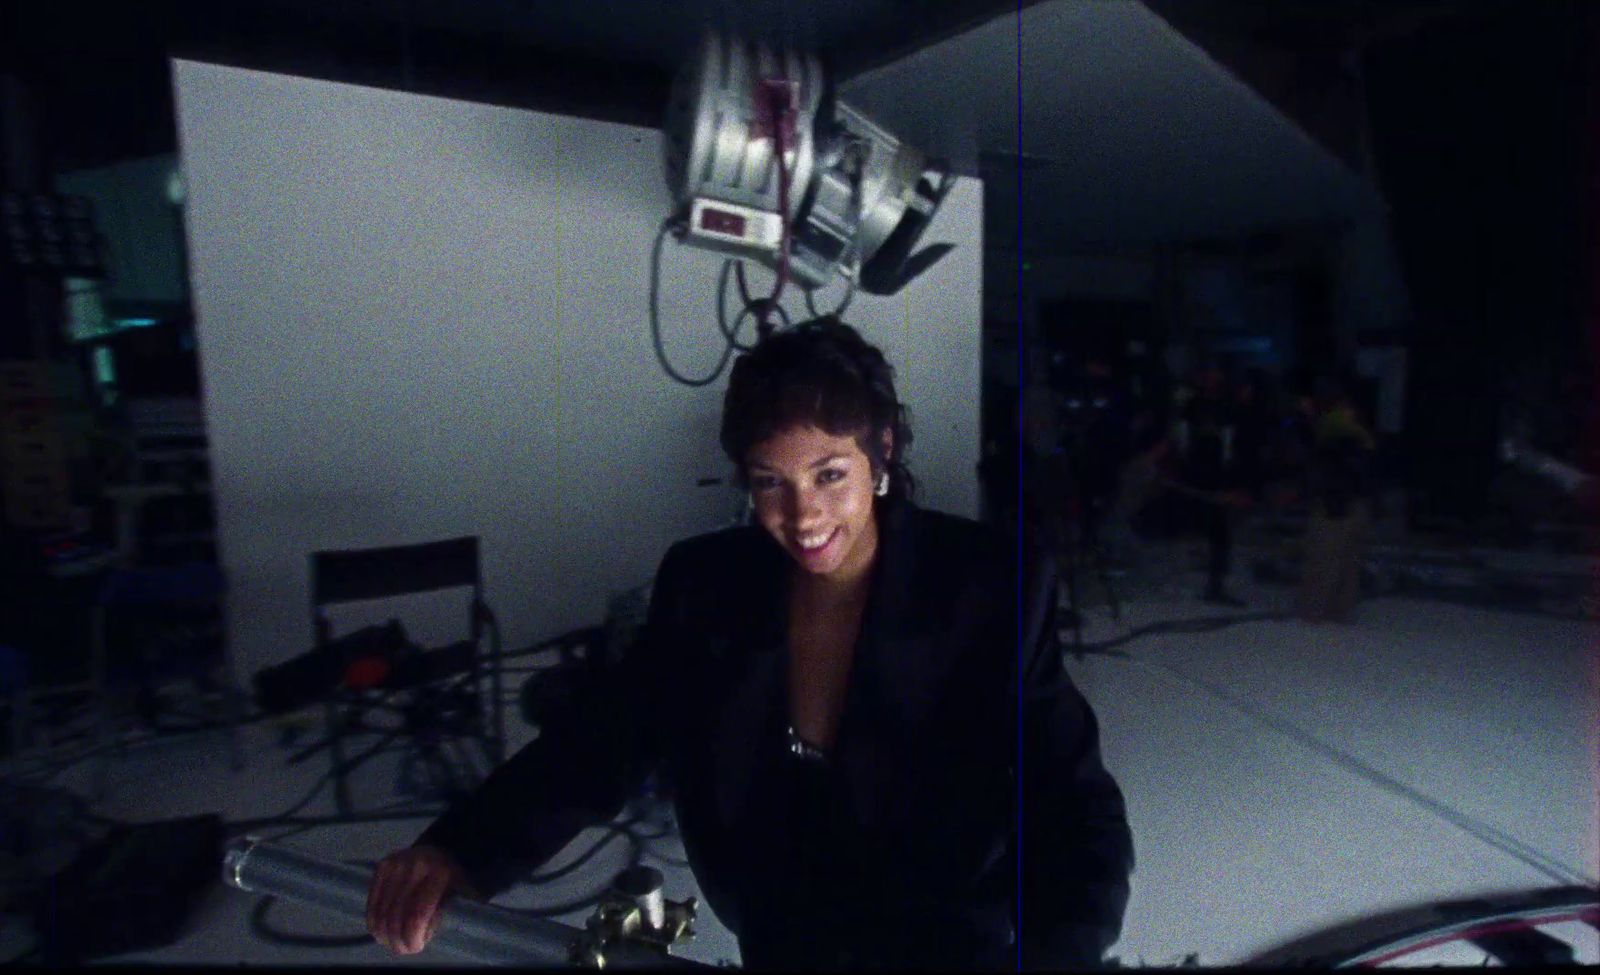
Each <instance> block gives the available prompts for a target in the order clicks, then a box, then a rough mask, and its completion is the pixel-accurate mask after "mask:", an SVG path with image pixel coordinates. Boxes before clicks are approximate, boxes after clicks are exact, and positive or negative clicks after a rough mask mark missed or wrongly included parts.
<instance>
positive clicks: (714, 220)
mask: <svg viewBox="0 0 1600 975" xmlns="http://www.w3.org/2000/svg"><path fill="white" fill-rule="evenodd" d="M700 229H701V230H709V231H711V232H713V233H718V234H732V235H733V236H735V237H743V236H744V217H741V216H739V215H738V214H737V213H729V212H727V211H726V210H713V209H711V208H710V207H707V208H706V209H704V210H701V211H700Z"/></svg>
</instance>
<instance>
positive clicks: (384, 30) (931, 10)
mask: <svg viewBox="0 0 1600 975" xmlns="http://www.w3.org/2000/svg"><path fill="white" fill-rule="evenodd" d="M1030 2H1036V0H1030ZM1016 9H1017V3H1016V2H1014V0H935V2H916V0H811V2H788V0H739V2H734V0H471V2H460V0H454V2H452V0H342V2H338V3H329V2H321V0H230V2H228V3H217V2H202V0H150V2H142V3H139V4H119V5H110V4H104V3H100V2H90V0H57V2H54V3H31V4H8V5H7V6H6V8H5V14H4V15H3V16H4V17H5V19H6V21H7V22H8V29H6V30H5V31H4V34H5V37H6V40H5V41H0V44H3V45H4V48H5V54H6V55H7V62H8V63H9V64H10V65H11V66H12V67H11V70H12V71H13V72H14V73H15V74H16V75H17V76H19V77H20V78H21V80H22V82H23V86H24V90H25V97H26V99H27V101H28V102H29V103H30V104H31V105H32V106H33V107H34V110H35V111H34V115H35V117H36V119H37V121H38V122H39V123H40V126H39V129H40V131H39V137H38V146H37V148H38V150H39V154H40V155H41V156H42V157H44V162H43V163H42V166H43V169H44V170H45V171H65V170H71V169H77V168H83V167H87V166H93V165H100V164H104V163H107V162H110V161H113V160H116V159H123V158H131V157H136V156H140V155H149V154H153V153H159V152H170V151H172V150H173V148H174V144H175V135H174V124H173V121H172V119H173V113H172V95H171V84H170V78H169V72H168V66H167V59H168V58H169V57H173V56H176V57H184V58H191V59H195V60H204V61H212V62H217V63H223V64H231V65H235V66H239V67H249V68H259V69H263V70H272V71H278V72H284V73H290V74H298V75H304V76H309V77H317V78H325V79H329V80H336V81H346V82H351V83H356V84H364V85H370V86H375V87H386V88H396V89H402V90H410V91H416V92H422V93H427V94H435V95H441V96H445V97H455V98H463V99H468V100H473V101H481V102H488V103H493V104H503V105H511V106H516V107H524V108H532V109H538V110H542V111H549V112H556V113H561V114H569V115H577V116H583V117H590V118H597V119H603V120H607V121H615V122H624V123H630V124H636V125H651V126H654V125H658V124H660V120H661V115H662V113H663V109H664V107H665V105H666V101H667V91H668V86H669V84H670V81H671V76H672V74H673V72H674V71H675V70H676V68H677V66H678V65H679V64H680V63H681V62H682V61H683V60H684V59H685V58H686V57H687V56H688V54H689V53H690V51H691V50H692V47H693V45H694V43H695V41H696V40H697V39H698V37H699V35H700V33H701V31H702V30H703V29H704V27H705V26H706V25H709V24H718V25H723V26H726V27H728V28H731V29H734V30H736V31H738V32H740V33H745V34H754V35H757V36H766V37H770V38H777V39H782V40H785V41H788V42H791V43H795V44H797V45H803V46H805V47H808V48H810V49H812V50H815V51H817V52H818V53H819V54H821V55H822V56H823V57H824V58H825V59H827V60H828V61H829V63H831V64H832V65H833V67H834V72H835V75H836V77H839V78H841V79H842V78H848V77H850V76H851V75H853V74H855V73H857V72H860V71H863V70H867V69H869V68H872V67H876V66H877V65H879V64H882V63H886V62H889V61H893V60H895V59H898V58H900V57H903V56H905V55H906V54H909V53H911V52H912V51H915V50H918V49H920V48H922V47H925V46H927V45H929V44H932V43H935V42H937V41H939V40H942V39H944V38H946V37H949V36H953V35H954V34H957V33H960V32H961V31H963V30H966V29H968V28H969V27H972V26H974V25H976V24H978V23H982V22H984V21H986V20H989V19H991V18H993V17H996V16H1000V15H1003V14H1005V13H1008V12H1014V11H1015V10H1016Z"/></svg>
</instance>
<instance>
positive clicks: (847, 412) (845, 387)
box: [720, 315, 916, 499]
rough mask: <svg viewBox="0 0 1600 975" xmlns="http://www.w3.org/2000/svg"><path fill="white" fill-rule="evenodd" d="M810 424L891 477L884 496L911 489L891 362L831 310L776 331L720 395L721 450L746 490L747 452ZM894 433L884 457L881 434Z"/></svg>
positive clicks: (904, 421) (905, 421)
mask: <svg viewBox="0 0 1600 975" xmlns="http://www.w3.org/2000/svg"><path fill="white" fill-rule="evenodd" d="M808 425H809V426H815V427H817V428H818V429H820V430H822V431H824V432H825V433H828V434H830V435H832V436H835V437H843V436H853V437H854V438H855V440H856V443H857V444H858V445H859V446H860V447H861V451H862V453H864V454H866V455H867V459H868V460H870V461H871V462H872V476H873V479H874V480H876V479H877V478H878V477H879V476H881V475H882V474H883V473H884V472H885V471H887V472H888V474H889V496H890V497H895V498H902V499H909V498H910V497H912V495H913V494H914V492H915V489H916V485H915V483H914V482H913V481H912V478H911V472H910V471H909V470H907V469H906V465H905V456H906V450H907V448H909V447H910V446H911V425H910V419H909V414H908V411H907V410H906V407H905V405H904V404H903V403H901V402H900V400H899V398H898V397H897V396H896V395H895V391H894V367H893V366H891V365H889V360H887V359H885V358H884V355H883V352H882V351H881V350H879V349H878V348H877V347H876V346H874V345H872V344H871V343H869V342H867V340H866V339H863V338H862V337H861V334H860V333H859V332H857V331H856V330H855V329H853V328H851V327H850V326H849V325H846V324H845V323H844V322H841V321H840V320H839V319H838V318H836V317H834V316H832V315H826V316H823V317H822V318H817V319H813V320H812V321H809V322H802V323H801V324H799V325H796V326H795V327H794V328H791V329H787V330H784V331H780V332H775V333H773V334H771V335H769V336H767V337H766V338H764V339H762V340H761V342H759V343H758V344H757V345H756V347H755V348H754V349H753V350H751V351H749V352H746V353H744V354H742V355H740V356H739V358H737V359H735V360H734V363H733V372H732V374H731V375H730V376H729V377H728V392H727V394H726V395H725V396H724V397H723V400H722V434H721V438H720V439H721V442H722V449H723V451H724V452H725V453H726V454H727V455H728V459H729V460H731V461H733V464H734V468H735V470H736V471H737V477H738V483H739V485H740V487H743V488H748V487H749V476H748V475H749V472H748V470H747V469H746V461H747V460H748V458H749V456H750V451H751V450H752V449H753V448H754V447H755V446H756V445H757V444H760V443H762V442H763V441H765V440H767V439H768V438H770V437H772V436H773V435H774V434H777V433H781V432H782V431H784V430H788V429H791V428H793V427H797V426H808ZM886 430H887V431H890V432H892V434H893V447H892V449H891V450H890V451H889V452H888V454H887V456H886V455H885V452H884V449H883V440H882V438H883V433H884V431H886Z"/></svg>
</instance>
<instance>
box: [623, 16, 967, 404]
mask: <svg viewBox="0 0 1600 975" xmlns="http://www.w3.org/2000/svg"><path fill="white" fill-rule="evenodd" d="M664 128H665V139H664V141H663V145H664V159H663V162H664V169H665V175H666V180H667V187H668V189H669V190H670V191H671V192H672V194H673V203H674V209H673V212H672V214H671V215H670V216H669V217H668V218H667V219H666V221H664V222H663V224H662V227H661V231H660V233H659V234H658V236H657V239H656V246H655V248H654V250H653V252H652V267H651V295H650V321H651V333H652V337H653V340H654V342H655V346H656V354H657V357H658V358H659V359H660V360H661V364H662V367H663V368H664V369H666V371H667V373H668V374H669V375H671V376H672V377H673V378H674V379H677V380H678V381H680V382H684V383H687V384H689V385H708V384H710V383H711V382H714V381H715V380H716V379H717V377H718V376H720V375H721V373H722V370H723V369H724V368H725V367H726V365H727V362H728V360H729V358H730V357H731V355H732V353H733V350H735V349H743V348H748V346H746V345H743V344H742V343H741V342H740V341H739V338H738V336H739V332H740V330H741V328H742V326H743V324H744V321H745V319H746V318H750V319H752V320H753V321H754V322H755V325H756V331H757V335H758V337H759V336H761V335H764V334H766V333H767V332H769V331H770V330H771V329H772V328H773V322H772V319H773V316H774V315H777V316H779V317H781V318H783V319H784V321H785V323H787V314H786V313H785V312H784V310H783V308H782V305H781V304H780V303H779V302H780V299H781V297H782V294H783V291H784V288H785V287H786V286H787V285H788V284H790V283H793V284H796V285H798V286H799V287H800V288H801V289H802V290H803V291H804V293H805V298H806V304H807V307H808V309H809V310H810V311H811V313H812V314H813V315H819V314H821V312H819V311H818V309H817V307H816V300H815V297H814V293H815V292H816V291H818V290H820V289H822V288H823V287H825V286H827V285H830V284H832V283H834V282H835V281H836V280H839V281H842V282H843V283H844V286H845V295H844V298H843V299H842V300H841V302H840V303H839V305H838V306H837V307H835V308H833V309H830V310H829V313H831V314H840V313H842V312H843V311H844V309H845V308H846V307H847V306H848V305H849V303H850V300H851V299H852V297H853V296H854V294H855V292H856V290H857V289H858V288H859V289H860V290H862V291H866V292H867V293H869V294H876V295H893V294H896V293H898V292H899V291H900V289H902V288H904V287H905V286H906V284H907V283H909V282H910V281H911V280H912V279H914V278H915V277H917V276H918V275H920V274H921V273H922V272H924V271H926V270H927V269H928V268H929V267H932V266H933V264H934V263H936V262H937V261H938V260H939V259H940V258H942V257H943V256H944V255H945V254H947V253H948V252H949V251H951V250H952V249H953V248H954V245H952V244H947V243H939V244H933V245H930V246H928V247H925V248H923V249H922V250H921V251H918V252H917V253H915V254H913V253H912V250H913V248H914V247H915V246H916V244H917V241H918V240H919V239H920V238H921V236H922V233H923V231H924V230H926V229H927V226H928V224H929V223H931V222H932V220H933V217H934V214H935V213H936V212H937V211H938V209H939V206H940V204H941V203H942V202H943V201H944V197H945V195H946V194H947V193H948V192H949V190H950V187H951V185H952V183H953V180H954V178H953V176H952V175H951V173H950V171H949V167H948V166H947V165H946V164H945V163H943V162H942V161H938V160H933V159H930V158H929V157H927V156H926V155H924V154H923V153H922V152H920V151H919V150H917V149H915V148H913V147H912V146H910V145H908V144H906V143H904V142H902V141H900V140H899V139H898V138H896V137H895V136H894V135H893V134H892V133H890V132H889V131H888V130H886V129H884V128H883V127H882V126H880V125H878V124H877V123H875V122H873V121H872V120H871V119H869V118H868V117H867V116H866V115H864V114H863V113H861V112H860V111H859V110H857V109H855V108H853V107H851V106H850V105H847V104H845V103H844V102H841V101H838V100H837V99H836V98H835V97H834V93H833V88H832V84H831V79H830V78H829V77H828V73H827V71H826V70H825V68H824V67H823V65H822V63H821V62H820V61H819V59H818V58H817V57H816V55H815V54H812V53H806V52H801V51H797V50H793V49H788V48H782V47H777V46H774V45H771V44H768V43H766V42H764V41H756V40H750V39H745V38H740V37H736V36H732V35H730V34H726V33H723V32H720V31H715V30H713V31H708V32H707V33H706V34H705V35H704V36H703V38H702V40H701V43H700V46H699V48H698V50H697V53H696V55H695V57H694V58H693V59H692V60H691V61H690V62H688V63H687V64H686V65H685V67H684V69H683V70H682V71H681V72H680V73H679V74H678V76H677V79H676V80H675V82H674V84H673V88H672V94H671V98H670V101H669V104H668V109H667V121H666V124H665V127H664ZM669 233H670V234H672V235H673V238H674V239H675V240H676V241H677V242H679V243H683V244H688V245H690V246H692V247H695V248H698V249H701V250H707V251H712V252H716V253H720V254H724V255H726V256H727V257H726V261H725V264H724V267H723V274H722V277H721V279H720V284H719V287H718V295H717V302H718V316H719V317H718V326H719V328H720V330H721V331H722V333H723V337H724V339H725V347H724V350H723V355H722V358H721V360H720V361H719V362H718V364H717V366H716V368H715V369H714V370H713V371H712V373H711V374H710V375H709V376H706V377H703V378H701V379H688V378H686V377H684V376H682V375H681V374H679V373H678V372H677V371H676V370H675V369H673V367H672V365H671V364H670V362H669V361H668V359H667V356H666V353H665V349H664V347H663V344H662V341H661V327H660V317H659V297H660V280H659V279H660V260H661V244H662V242H663V241H664V239H665V237H666V235H667V234H669ZM749 261H755V262H757V263H759V264H761V265H763V266H764V267H766V268H768V269H770V270H772V271H774V272H776V274H777V280H776V282H775V284H774V285H773V289H772V291H771V293H770V294H766V295H760V296H752V295H751V294H750V290H749V284H748V281H747V278H746V273H745V267H744V265H745V263H746V262H749ZM730 268H731V269H732V270H733V271H734V272H735V275H736V278H737V280H738V283H739V290H740V296H741V298H742V300H743V302H744V307H743V309H742V310H741V311H740V312H739V313H738V314H737V315H736V316H735V318H734V320H733V322H732V323H731V324H730V323H729V322H728V321H727V320H726V316H725V314H724V313H723V299H724V295H725V290H726V285H727V279H728V276H729V269H730Z"/></svg>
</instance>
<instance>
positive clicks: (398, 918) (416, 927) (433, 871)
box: [367, 846, 466, 955]
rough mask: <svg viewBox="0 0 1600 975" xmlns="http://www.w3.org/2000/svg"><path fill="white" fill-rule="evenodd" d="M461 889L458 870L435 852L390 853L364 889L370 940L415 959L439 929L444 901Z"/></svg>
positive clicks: (423, 849) (435, 849)
mask: <svg viewBox="0 0 1600 975" xmlns="http://www.w3.org/2000/svg"><path fill="white" fill-rule="evenodd" d="M465 885H466V873H465V871H464V870H462V868H461V865H460V864H459V863H457V862H456V859H455V857H453V856H451V855H450V854H449V853H446V852H445V851H444V850H441V849H439V848H438V847H435V846H413V847H408V848H407V849H404V850H397V851H396V852H394V853H391V854H389V855H388V856H387V857H385V858H384V859H383V860H381V861H380V862H379V863H378V867H377V869H376V870H374V871H373V874H372V884H371V886H369V887H368V888H367V930H368V931H369V932H371V934H372V940H374V941H376V942H377V943H378V944H380V945H383V946H384V947H385V948H388V949H389V950H390V951H393V952H395V953H396V954H401V955H414V954H416V953H417V952H419V951H421V950H422V949H423V948H424V947H425V946H426V945H427V944H428V942H429V941H431V940H432V939H433V934H434V932H435V931H437V930H438V929H439V921H440V919H441V918H442V917H443V912H442V910H441V908H442V907H443V905H444V903H445V901H446V900H447V899H448V898H449V897H450V895H451V894H453V893H455V892H456V891H457V890H459V889H462V888H464V887H465Z"/></svg>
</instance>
